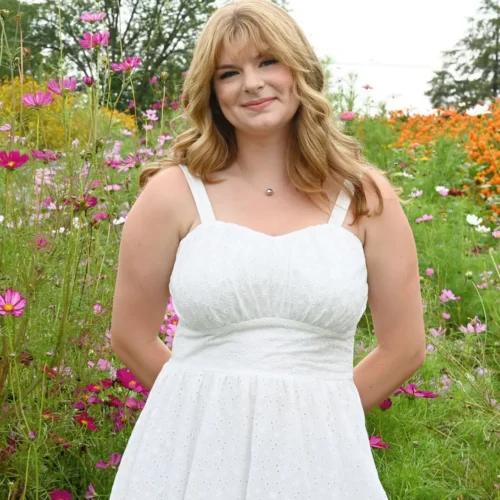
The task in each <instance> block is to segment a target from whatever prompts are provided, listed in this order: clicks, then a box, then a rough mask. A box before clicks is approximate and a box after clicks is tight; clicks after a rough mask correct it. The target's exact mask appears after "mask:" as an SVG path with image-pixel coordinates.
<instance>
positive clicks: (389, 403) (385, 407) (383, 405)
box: [378, 398, 392, 411]
mask: <svg viewBox="0 0 500 500" xmlns="http://www.w3.org/2000/svg"><path fill="white" fill-rule="evenodd" d="M378 406H379V408H380V409H381V410H383V411H385V410H388V409H389V408H390V407H391V406H392V400H391V398H387V399H384V400H383V401H382V402H381V403H379V405H378Z"/></svg>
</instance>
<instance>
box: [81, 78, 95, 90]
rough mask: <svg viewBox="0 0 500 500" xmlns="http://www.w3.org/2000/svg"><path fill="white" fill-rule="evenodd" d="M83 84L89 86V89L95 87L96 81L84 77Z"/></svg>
mask: <svg viewBox="0 0 500 500" xmlns="http://www.w3.org/2000/svg"><path fill="white" fill-rule="evenodd" d="M82 82H83V83H84V84H85V85H87V87H92V85H94V79H93V78H92V77H91V76H84V77H83V78H82Z"/></svg>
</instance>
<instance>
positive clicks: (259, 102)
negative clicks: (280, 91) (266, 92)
mask: <svg viewBox="0 0 500 500" xmlns="http://www.w3.org/2000/svg"><path fill="white" fill-rule="evenodd" d="M275 99H276V97H268V98H267V99H258V100H256V101H253V102H250V103H248V104H243V107H244V108H259V107H260V106H261V105H262V104H267V103H269V102H271V101H274V100H275Z"/></svg>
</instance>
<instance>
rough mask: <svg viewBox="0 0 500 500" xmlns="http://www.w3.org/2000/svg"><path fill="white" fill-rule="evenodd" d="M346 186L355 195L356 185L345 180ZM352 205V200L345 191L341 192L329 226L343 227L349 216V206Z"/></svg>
mask: <svg viewBox="0 0 500 500" xmlns="http://www.w3.org/2000/svg"><path fill="white" fill-rule="evenodd" d="M344 185H345V186H347V188H348V189H349V191H351V193H352V194H354V185H353V183H352V182H351V181H349V180H347V179H346V180H345V181H344ZM350 204H351V198H350V197H349V195H348V194H347V193H345V192H344V191H340V193H339V194H338V196H337V199H336V200H335V206H334V207H333V210H332V214H331V216H330V220H329V221H328V224H335V225H338V226H342V224H343V223H344V220H345V217H346V215H347V211H348V210H349V206H350Z"/></svg>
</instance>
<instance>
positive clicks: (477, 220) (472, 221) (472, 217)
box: [466, 214, 483, 226]
mask: <svg viewBox="0 0 500 500" xmlns="http://www.w3.org/2000/svg"><path fill="white" fill-rule="evenodd" d="M466 220H467V222H468V223H469V224H470V225H471V226H477V225H478V224H481V222H483V219H480V218H479V217H477V215H473V214H469V215H468V216H467V217H466Z"/></svg>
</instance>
